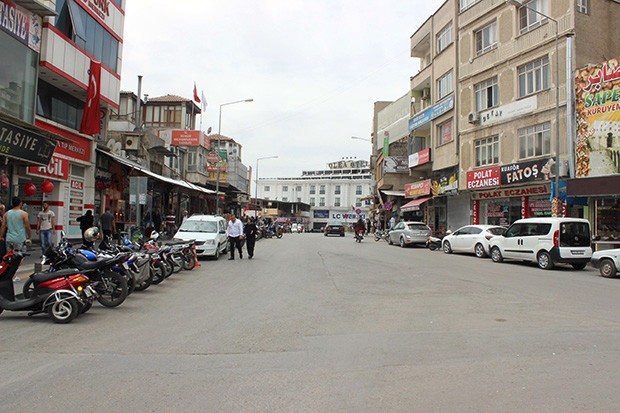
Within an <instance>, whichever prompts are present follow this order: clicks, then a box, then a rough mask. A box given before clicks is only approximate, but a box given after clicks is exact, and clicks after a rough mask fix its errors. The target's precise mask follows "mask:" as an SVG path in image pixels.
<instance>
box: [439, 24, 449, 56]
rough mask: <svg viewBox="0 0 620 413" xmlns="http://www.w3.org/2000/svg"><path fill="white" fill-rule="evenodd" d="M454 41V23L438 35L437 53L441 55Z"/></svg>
mask: <svg viewBox="0 0 620 413" xmlns="http://www.w3.org/2000/svg"><path fill="white" fill-rule="evenodd" d="M452 41H453V39H452V23H450V24H449V25H448V26H446V28H444V29H443V30H442V31H440V32H439V34H438V35H437V53H441V52H442V51H443V50H444V49H445V48H446V47H448V46H450V45H451V44H452Z"/></svg>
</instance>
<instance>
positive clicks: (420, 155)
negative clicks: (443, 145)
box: [409, 148, 431, 168]
mask: <svg viewBox="0 0 620 413" xmlns="http://www.w3.org/2000/svg"><path fill="white" fill-rule="evenodd" d="M430 161H431V148H426V149H422V150H421V151H419V152H416V153H412V154H411V155H409V168H413V167H414V166H418V165H423V164H425V163H428V162H430Z"/></svg>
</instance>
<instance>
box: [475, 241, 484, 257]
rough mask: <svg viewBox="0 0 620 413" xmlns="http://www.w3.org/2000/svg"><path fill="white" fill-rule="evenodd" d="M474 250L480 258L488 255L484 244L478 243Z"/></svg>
mask: <svg viewBox="0 0 620 413" xmlns="http://www.w3.org/2000/svg"><path fill="white" fill-rule="evenodd" d="M474 252H475V253H476V257H478V258H484V257H486V256H487V253H486V252H485V250H484V246H483V245H482V244H476V246H474Z"/></svg>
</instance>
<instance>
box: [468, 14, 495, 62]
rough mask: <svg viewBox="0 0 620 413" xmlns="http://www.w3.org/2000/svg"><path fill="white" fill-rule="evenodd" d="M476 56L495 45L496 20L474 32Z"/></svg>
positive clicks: (493, 47)
mask: <svg viewBox="0 0 620 413" xmlns="http://www.w3.org/2000/svg"><path fill="white" fill-rule="evenodd" d="M474 39H475V42H476V56H480V55H482V54H484V53H486V52H489V51H491V50H493V49H495V48H496V47H497V22H496V21H494V22H492V23H490V24H488V25H486V26H484V27H483V28H481V29H480V30H476V31H475V32H474Z"/></svg>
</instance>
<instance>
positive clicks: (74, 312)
mask: <svg viewBox="0 0 620 413" xmlns="http://www.w3.org/2000/svg"><path fill="white" fill-rule="evenodd" d="M79 313H80V303H79V302H78V300H76V299H75V298H69V299H67V300H63V301H56V302H54V303H52V304H50V305H49V306H48V307H47V314H48V315H49V316H50V318H51V319H52V321H53V322H55V323H56V324H69V323H70V322H72V321H73V320H74V319H75V317H77V316H78V314H79Z"/></svg>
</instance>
